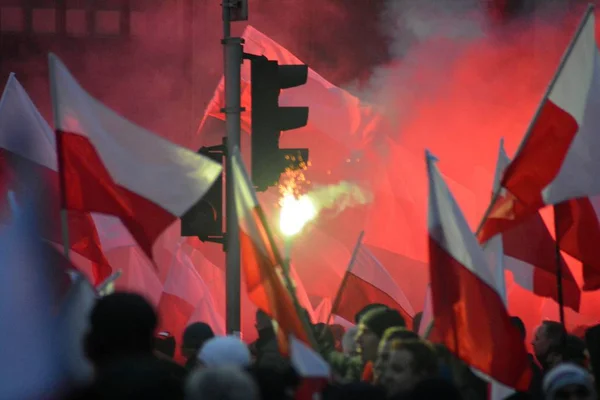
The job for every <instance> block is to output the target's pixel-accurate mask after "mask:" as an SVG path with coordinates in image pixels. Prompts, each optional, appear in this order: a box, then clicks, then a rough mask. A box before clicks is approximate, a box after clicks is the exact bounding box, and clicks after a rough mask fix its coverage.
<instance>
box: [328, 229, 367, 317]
mask: <svg viewBox="0 0 600 400" xmlns="http://www.w3.org/2000/svg"><path fill="white" fill-rule="evenodd" d="M364 236H365V231H361V232H360V234H359V235H358V239H357V240H356V245H355V246H354V250H352V257H350V262H349V263H348V268H346V273H345V274H344V278H343V279H342V283H340V287H339V288H338V290H337V293H336V294H335V298H334V300H333V304H332V305H331V311H329V316H328V317H327V324H329V321H330V320H331V317H332V316H333V310H335V309H337V307H338V306H339V303H340V301H341V299H342V292H343V291H344V286H346V281H347V280H348V274H350V272H352V267H354V262H355V261H356V257H357V256H358V250H360V246H361V244H362V241H363V237H364Z"/></svg>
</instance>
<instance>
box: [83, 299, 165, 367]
mask: <svg viewBox="0 0 600 400" xmlns="http://www.w3.org/2000/svg"><path fill="white" fill-rule="evenodd" d="M157 323H158V320H157V316H156V313H155V312H154V309H153V308H152V306H151V305H150V303H148V301H146V300H145V299H144V298H143V297H141V296H140V295H137V294H133V293H123V292H117V293H113V294H110V295H108V296H104V297H101V298H100V299H99V300H98V301H97V302H96V304H95V305H94V308H93V310H92V313H91V315H90V330H89V332H88V334H87V335H86V338H85V350H86V355H87V357H88V358H89V359H90V361H92V363H94V364H95V365H96V367H98V366H99V365H101V364H104V363H106V362H110V361H112V360H114V359H120V358H125V357H130V356H138V355H145V354H152V349H153V346H154V331H155V329H156V325H157Z"/></svg>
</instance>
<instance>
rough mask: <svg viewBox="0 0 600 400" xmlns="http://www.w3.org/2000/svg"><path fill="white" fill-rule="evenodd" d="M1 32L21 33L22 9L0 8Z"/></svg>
mask: <svg viewBox="0 0 600 400" xmlns="http://www.w3.org/2000/svg"><path fill="white" fill-rule="evenodd" d="M0 29H2V32H22V31H23V30H24V29H25V23H24V14H23V9H22V8H20V7H2V8H0Z"/></svg>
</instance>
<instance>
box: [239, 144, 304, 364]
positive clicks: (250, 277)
mask: <svg viewBox="0 0 600 400" xmlns="http://www.w3.org/2000/svg"><path fill="white" fill-rule="evenodd" d="M232 176H233V180H234V186H235V189H234V190H235V204H236V209H237V214H238V220H239V223H240V253H241V257H242V269H243V274H244V277H245V280H246V290H247V291H248V296H249V297H250V300H252V302H253V303H254V304H255V305H256V307H258V308H259V309H261V310H263V311H264V312H265V313H267V314H268V315H269V316H270V317H271V318H273V319H274V320H275V321H276V322H277V324H278V325H279V328H280V329H281V331H282V332H283V333H284V335H283V337H281V338H280V339H281V340H280V346H281V350H282V352H284V353H289V348H290V347H289V337H290V336H291V335H293V336H294V337H296V338H297V339H298V340H300V341H303V342H304V343H309V334H308V332H307V331H306V330H305V327H304V324H303V322H302V319H301V317H300V315H299V314H298V311H297V309H296V305H295V304H294V299H293V297H292V296H293V293H290V292H289V290H288V289H289V288H288V287H286V285H285V284H284V282H283V279H282V275H283V273H282V272H281V270H280V268H282V267H283V262H282V258H281V255H280V254H279V250H278V249H277V247H276V246H275V242H274V240H273V238H272V237H271V236H270V235H271V234H270V232H269V228H268V227H267V225H266V218H265V215H264V213H263V210H262V208H261V207H260V204H259V203H258V200H257V199H256V193H255V191H254V187H253V186H252V182H251V181H250V179H249V178H248V173H247V172H246V167H244V164H243V161H242V159H241V157H240V153H239V151H236V152H235V153H234V154H233V157H232Z"/></svg>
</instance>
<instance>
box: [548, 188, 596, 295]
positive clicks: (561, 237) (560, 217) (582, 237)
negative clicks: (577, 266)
mask: <svg viewBox="0 0 600 400" xmlns="http://www.w3.org/2000/svg"><path fill="white" fill-rule="evenodd" d="M554 218H555V220H556V238H557V240H558V242H559V244H560V248H561V249H562V250H563V251H564V252H566V253H567V254H569V255H571V256H572V257H575V258H576V259H578V260H579V261H581V263H582V264H583V280H584V284H583V290H596V289H600V248H599V247H598V243H600V224H599V223H598V216H597V215H596V210H595V209H594V206H593V205H592V203H591V202H590V199H589V198H581V199H575V200H569V201H566V202H563V203H560V204H557V205H556V206H554ZM566 299H567V298H566V296H565V300H566Z"/></svg>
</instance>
